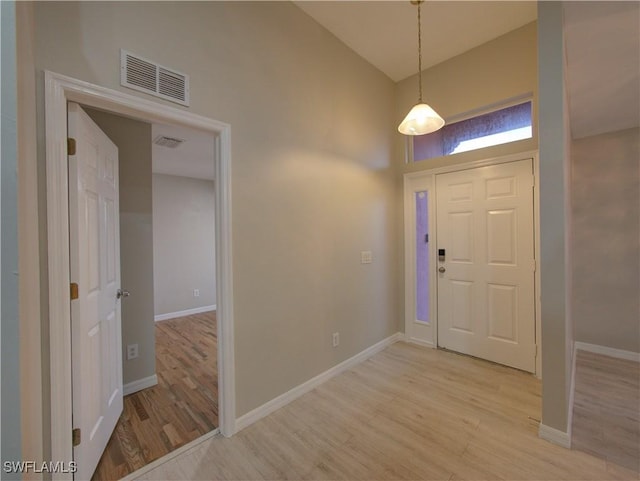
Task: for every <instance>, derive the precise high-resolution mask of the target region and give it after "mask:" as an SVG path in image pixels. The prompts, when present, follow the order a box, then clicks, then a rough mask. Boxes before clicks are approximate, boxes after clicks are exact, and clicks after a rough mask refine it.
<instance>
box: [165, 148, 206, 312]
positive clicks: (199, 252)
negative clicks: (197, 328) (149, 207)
mask: <svg viewBox="0 0 640 481" xmlns="http://www.w3.org/2000/svg"><path fill="white" fill-rule="evenodd" d="M212 161H213V159H212ZM214 208H215V192H214V183H213V181H212V180H203V179H192V178H189V177H178V176H174V175H164V174H153V275H154V299H155V314H156V316H157V315H161V314H167V313H172V312H179V311H184V310H187V309H194V308H198V307H205V306H212V305H215V304H216V276H215V262H216V256H215V215H214ZM194 289H198V290H199V291H200V296H199V297H194V296H193V290H194Z"/></svg>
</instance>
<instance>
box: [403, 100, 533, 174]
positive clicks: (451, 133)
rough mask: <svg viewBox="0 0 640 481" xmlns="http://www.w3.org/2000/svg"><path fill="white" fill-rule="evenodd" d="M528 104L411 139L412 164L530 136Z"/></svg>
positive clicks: (446, 126) (468, 119)
mask: <svg viewBox="0 0 640 481" xmlns="http://www.w3.org/2000/svg"><path fill="white" fill-rule="evenodd" d="M531 110H532V106H531V100H527V101H524V102H521V103H518V104H516V105H511V106H508V107H503V108H500V109H498V110H493V111H491V112H488V113H484V114H481V115H477V116H474V117H470V118H467V119H464V120H461V121H458V122H454V123H450V124H446V125H445V126H444V127H443V128H442V129H440V130H438V131H436V132H433V133H431V134H426V135H416V136H414V137H413V161H414V162H419V161H422V160H427V159H432V158H434V157H442V156H446V155H453V154H458V153H461V152H468V151H470V150H477V149H482V148H485V147H491V146H493V145H500V144H506V143H509V142H515V141H517V140H523V139H530V138H531V137H532V136H533V129H532V125H531V124H532V121H531V117H532V114H531Z"/></svg>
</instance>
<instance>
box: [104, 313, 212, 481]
mask: <svg viewBox="0 0 640 481" xmlns="http://www.w3.org/2000/svg"><path fill="white" fill-rule="evenodd" d="M215 314H216V313H215V311H211V312H205V313H202V314H196V315H192V316H187V317H180V318H176V319H170V320H167V321H161V322H158V323H156V374H157V376H158V384H157V385H156V386H154V387H151V388H147V389H143V390H142V391H138V392H136V393H133V394H131V395H129V396H125V398H124V411H123V413H122V415H121V416H120V419H119V420H118V424H117V425H116V428H115V430H114V432H113V435H112V436H111V439H110V440H109V443H108V445H107V448H106V450H105V452H104V454H103V455H102V458H101V459H100V462H99V463H98V467H97V469H96V472H95V473H94V475H93V478H92V479H93V480H96V481H97V480H114V479H120V478H121V477H123V476H126V475H127V474H129V473H131V472H133V471H135V470H136V469H140V468H141V467H143V466H145V465H147V464H149V463H150V462H152V461H154V460H156V459H158V458H160V457H162V456H164V455H165V454H167V453H170V452H171V451H173V450H175V449H177V448H178V447H180V446H182V445H184V444H186V443H188V442H190V441H193V440H194V439H196V438H198V437H200V436H202V435H203V434H206V433H208V432H210V431H212V430H214V429H215V428H216V427H217V425H218V383H217V335H216V315H215Z"/></svg>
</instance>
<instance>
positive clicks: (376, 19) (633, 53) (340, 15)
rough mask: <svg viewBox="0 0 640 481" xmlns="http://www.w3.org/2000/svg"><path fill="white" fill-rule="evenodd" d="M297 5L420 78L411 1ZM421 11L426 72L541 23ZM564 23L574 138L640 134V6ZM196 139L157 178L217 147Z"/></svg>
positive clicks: (516, 15)
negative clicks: (633, 130) (623, 132)
mask: <svg viewBox="0 0 640 481" xmlns="http://www.w3.org/2000/svg"><path fill="white" fill-rule="evenodd" d="M294 3H295V4H296V5H297V6H298V7H299V8H301V9H302V10H303V11H304V12H306V13H307V14H308V15H310V16H311V17H312V18H314V19H315V20H316V21H317V22H318V23H320V24H321V25H323V26H324V27H325V28H326V29H327V30H329V31H330V32H332V33H333V34H334V35H335V36H336V37H337V38H339V39H340V40H341V41H342V42H343V43H345V44H346V45H347V46H348V47H350V48H351V49H352V50H354V51H355V52H356V53H357V54H359V55H360V56H361V57H363V58H364V59H365V60H367V61H368V62H369V63H371V64H372V65H374V66H375V67H377V68H378V69H379V70H380V71H381V72H383V73H385V74H386V75H387V76H388V77H389V78H391V79H392V80H394V81H400V80H402V79H404V78H406V77H408V76H411V75H413V74H415V73H416V72H417V11H416V7H415V6H414V5H412V4H411V3H410V2H409V1H408V0H396V1H349V0H344V1H306V0H302V1H300V0H298V1H294ZM421 8H422V32H423V60H422V65H423V68H425V69H426V68H428V67H430V66H432V65H435V64H437V63H440V62H443V61H445V60H447V59H449V58H452V57H455V56H456V55H459V54H461V53H463V52H466V51H468V50H470V49H472V48H474V47H476V46H478V45H481V44H483V43H485V42H488V41H489V40H492V39H494V38H497V37H499V36H501V35H503V34H505V33H507V32H509V31H511V30H514V29H516V28H519V27H521V26H523V25H526V24H527V23H530V22H532V21H534V20H535V19H536V17H537V7H536V2H531V1H435V0H427V1H426V2H425V3H423V4H422V7H421ZM564 23H565V25H564V29H565V41H566V54H567V65H566V81H567V87H568V94H569V113H570V117H571V126H572V136H573V137H574V138H580V137H586V136H590V135H596V134H599V133H604V132H610V131H615V130H621V129H624V128H631V127H638V126H639V125H640V80H639V79H640V2H637V1H630V2H613V1H585V2H564ZM159 133H163V134H165V135H170V136H171V135H173V136H174V137H180V138H190V135H191V134H189V132H183V131H179V132H178V131H172V130H171V128H170V127H167V126H155V127H154V138H155V137H156V135H158V134H159ZM192 135H194V136H195V137H194V138H193V139H191V140H189V142H185V144H184V145H183V146H182V147H180V149H176V150H175V151H173V152H171V151H169V149H166V148H162V147H157V146H154V149H155V151H154V156H155V155H156V153H155V152H156V151H157V152H159V153H158V155H159V158H160V159H161V160H160V161H158V162H156V161H155V159H154V163H155V165H156V166H161V167H158V171H161V172H165V173H170V172H171V168H170V166H171V165H181V167H180V168H179V169H178V171H179V172H185V170H184V169H185V166H186V165H187V164H188V163H190V162H191V161H187V157H188V156H187V155H186V153H187V152H186V151H187V150H189V151H192V150H193V149H192V147H194V146H195V145H202V144H199V143H204V144H206V145H207V146H209V147H208V148H212V140H211V139H210V138H206V136H205V137H202V135H204V134H197V133H193V134H192ZM199 135H200V137H199ZM187 144H191V145H189V146H187ZM178 150H180V152H178ZM197 150H198V149H197V148H196V151H197ZM172 154H177V155H179V159H178V160H179V162H177V163H176V162H172V161H171V160H170V157H169V156H170V155H172ZM211 157H212V154H207V155H205V156H202V155H198V154H197V153H193V158H194V159H195V160H193V162H195V163H198V164H200V165H199V167H193V172H192V173H191V171H189V172H190V173H189V174H188V175H192V176H194V177H196V176H198V177H199V176H202V177H205V178H212V175H213V174H212V171H211V168H212V164H211V162H210V159H211ZM189 158H191V157H189ZM198 159H199V160H198ZM189 169H191V167H189ZM207 169H208V170H207ZM205 171H206V172H205ZM182 175H184V174H182Z"/></svg>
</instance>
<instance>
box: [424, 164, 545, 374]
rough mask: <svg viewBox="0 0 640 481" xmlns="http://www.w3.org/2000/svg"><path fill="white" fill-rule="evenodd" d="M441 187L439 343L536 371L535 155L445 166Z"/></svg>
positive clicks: (439, 195)
mask: <svg viewBox="0 0 640 481" xmlns="http://www.w3.org/2000/svg"><path fill="white" fill-rule="evenodd" d="M436 190H437V249H438V252H437V254H438V261H437V265H436V269H438V345H439V346H442V347H445V348H447V349H451V350H454V351H458V352H462V353H465V354H470V355H473V356H477V357H480V358H483V359H488V360H490V361H494V362H498V363H500V364H505V365H507V366H512V367H516V368H518V369H523V370H525V371H529V372H534V371H535V352H536V346H535V308H534V275H535V260H534V231H533V173H532V161H531V160H522V161H518V162H510V163H505V164H499V165H494V166H488V167H479V168H475V169H470V170H464V171H460V172H452V173H447V174H440V175H437V176H436ZM441 254H443V255H441Z"/></svg>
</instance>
